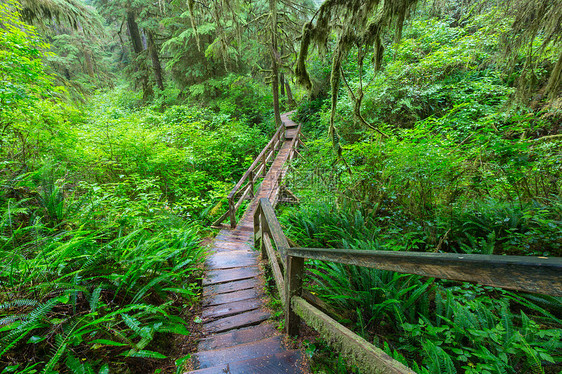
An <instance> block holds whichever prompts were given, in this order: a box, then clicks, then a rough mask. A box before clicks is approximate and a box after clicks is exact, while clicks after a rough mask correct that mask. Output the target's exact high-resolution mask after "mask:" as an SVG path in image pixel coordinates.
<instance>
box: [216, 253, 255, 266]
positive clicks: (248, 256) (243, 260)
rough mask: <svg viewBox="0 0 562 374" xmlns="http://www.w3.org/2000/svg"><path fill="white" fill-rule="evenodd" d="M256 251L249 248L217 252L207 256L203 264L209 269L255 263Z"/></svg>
mask: <svg viewBox="0 0 562 374" xmlns="http://www.w3.org/2000/svg"><path fill="white" fill-rule="evenodd" d="M257 262H258V260H257V253H256V252H255V251H250V250H238V251H227V252H217V253H214V254H212V255H210V256H208V257H207V261H206V262H205V265H206V266H207V267H208V268H209V269H229V268H238V267H242V266H252V265H256V264H257Z"/></svg>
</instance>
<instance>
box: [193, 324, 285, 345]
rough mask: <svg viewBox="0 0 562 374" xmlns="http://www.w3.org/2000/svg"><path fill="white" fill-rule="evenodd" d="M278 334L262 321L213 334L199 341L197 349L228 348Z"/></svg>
mask: <svg viewBox="0 0 562 374" xmlns="http://www.w3.org/2000/svg"><path fill="white" fill-rule="evenodd" d="M276 334H278V331H277V330H276V329H275V328H273V326H272V325H271V324H270V323H262V324H260V325H257V326H250V327H244V328H241V329H237V330H232V331H229V332H223V333H220V334H213V335H212V336H210V337H208V338H204V339H202V340H201V341H200V342H199V345H198V347H197V348H198V350H199V351H200V352H201V351H210V350H213V349H217V348H229V347H233V346H235V345H238V344H246V343H251V342H255V341H256V340H261V339H264V338H268V337H271V336H274V335H276Z"/></svg>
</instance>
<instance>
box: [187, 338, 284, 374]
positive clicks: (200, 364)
mask: <svg viewBox="0 0 562 374" xmlns="http://www.w3.org/2000/svg"><path fill="white" fill-rule="evenodd" d="M283 351H285V348H284V347H283V342H282V338H281V337H280V336H274V337H271V338H266V339H262V340H259V341H255V342H252V343H247V344H242V345H237V346H234V347H230V348H223V349H217V350H212V351H203V352H198V353H196V354H194V355H193V359H194V361H195V367H197V368H199V369H205V368H211V367H214V366H220V365H222V364H224V363H228V362H236V361H242V360H249V359H252V358H257V357H261V356H267V355H271V354H275V353H282V352H283Z"/></svg>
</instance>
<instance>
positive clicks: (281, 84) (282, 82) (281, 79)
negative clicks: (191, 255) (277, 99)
mask: <svg viewBox="0 0 562 374" xmlns="http://www.w3.org/2000/svg"><path fill="white" fill-rule="evenodd" d="M279 88H280V89H281V92H280V94H281V97H283V96H285V74H283V73H280V74H279Z"/></svg>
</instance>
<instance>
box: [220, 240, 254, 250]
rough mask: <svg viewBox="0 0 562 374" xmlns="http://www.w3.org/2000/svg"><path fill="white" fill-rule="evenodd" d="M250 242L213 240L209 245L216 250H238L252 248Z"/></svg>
mask: <svg viewBox="0 0 562 374" xmlns="http://www.w3.org/2000/svg"><path fill="white" fill-rule="evenodd" d="M252 247H253V245H252V243H248V242H230V243H227V242H215V243H213V246H212V247H211V248H212V249H216V250H217V252H221V251H223V252H224V250H229V251H238V250H248V251H250V250H252Z"/></svg>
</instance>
